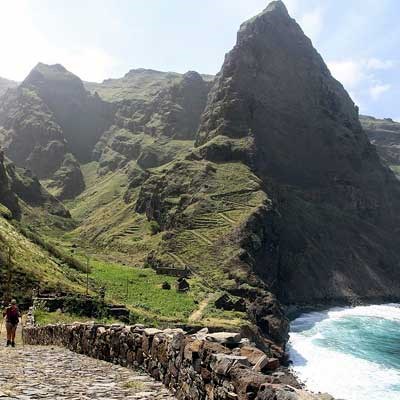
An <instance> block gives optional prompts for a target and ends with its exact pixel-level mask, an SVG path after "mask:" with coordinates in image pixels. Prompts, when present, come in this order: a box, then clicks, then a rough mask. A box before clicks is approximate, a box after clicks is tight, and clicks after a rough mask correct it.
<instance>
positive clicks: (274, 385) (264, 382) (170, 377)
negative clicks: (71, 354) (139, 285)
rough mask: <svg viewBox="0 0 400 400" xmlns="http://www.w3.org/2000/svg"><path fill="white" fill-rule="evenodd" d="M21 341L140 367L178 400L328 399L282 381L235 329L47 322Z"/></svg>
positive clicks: (269, 362)
mask: <svg viewBox="0 0 400 400" xmlns="http://www.w3.org/2000/svg"><path fill="white" fill-rule="evenodd" d="M24 342H25V343H26V344H30V345H57V346H64V347H67V348H68V349H70V350H72V351H75V352H77V353H81V354H86V355H88V356H90V357H94V358H97V359H100V360H105V361H109V362H112V363H115V364H120V365H122V366H125V367H140V368H142V369H144V370H146V371H147V372H148V373H149V374H150V375H151V376H153V377H154V378H155V379H157V380H159V381H162V382H163V383H164V384H165V386H166V387H168V388H170V389H171V390H172V391H173V392H174V393H175V395H176V397H177V398H178V399H180V400H189V399H190V400H201V399H208V400H227V399H238V400H297V399H308V400H312V399H326V400H328V399H331V397H330V396H329V397H320V396H314V395H309V394H306V393H304V392H303V391H301V390H297V389H295V388H293V387H289V386H288V385H285V384H283V383H282V382H281V380H280V378H279V376H280V375H279V374H280V373H274V372H273V371H274V370H275V369H276V368H277V367H278V366H279V362H278V360H277V359H274V358H269V357H268V356H267V355H266V354H265V353H263V352H262V351H261V350H259V349H256V348H255V347H252V346H251V345H249V343H248V341H247V340H246V339H245V340H241V338H240V335H238V334H235V333H223V332H220V333H214V334H208V333H207V332H206V331H200V332H199V333H198V334H196V335H192V336H189V335H186V334H185V333H184V332H183V331H182V330H180V329H167V330H163V331H161V330H158V329H153V328H147V329H146V328H144V327H142V326H131V327H130V326H110V327H109V326H103V325H84V324H74V325H48V326H44V327H29V328H26V329H25V330H24ZM260 371H265V372H266V373H262V372H260ZM282 375H283V374H282ZM304 396H307V397H304Z"/></svg>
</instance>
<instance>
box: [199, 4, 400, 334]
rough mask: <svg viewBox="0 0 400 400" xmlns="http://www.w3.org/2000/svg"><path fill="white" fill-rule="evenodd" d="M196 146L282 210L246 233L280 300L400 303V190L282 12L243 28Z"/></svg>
mask: <svg viewBox="0 0 400 400" xmlns="http://www.w3.org/2000/svg"><path fill="white" fill-rule="evenodd" d="M227 143H229V145H227ZM233 143H235V145H233ZM197 146H198V150H197V151H198V152H199V153H200V155H203V157H206V158H209V157H210V156H211V157H213V158H214V159H215V160H218V159H219V160H222V159H223V160H228V159H229V158H230V157H232V159H238V157H237V156H236V154H241V156H240V160H241V161H243V162H245V163H246V164H247V165H248V166H250V167H251V168H252V170H253V171H255V172H256V174H257V175H258V176H259V177H260V178H261V179H262V181H263V185H264V188H265V190H266V192H267V194H268V196H269V198H270V199H271V207H270V208H267V209H265V210H266V211H260V212H259V213H258V215H255V216H254V218H253V219H251V220H249V221H248V222H247V224H246V226H245V232H244V243H243V245H244V247H245V249H246V250H247V251H246V252H244V253H243V257H242V260H243V261H245V262H247V263H249V264H250V265H251V266H252V269H253V270H254V271H255V272H256V273H257V274H258V276H260V277H261V278H262V279H263V280H264V282H266V283H267V284H268V285H269V286H270V287H271V289H272V290H273V291H275V292H276V293H277V294H278V296H279V299H280V300H282V301H284V302H286V303H291V302H297V303H302V302H303V303H315V302H332V301H340V300H341V301H349V300H350V299H351V298H354V297H356V298H357V297H359V298H364V299H376V298H387V297H394V298H400V286H399V285H398V282H399V281H400V270H399V269H398V268H397V265H398V264H399V262H400V250H399V249H400V243H399V236H398V235H397V233H396V232H397V227H398V224H399V217H400V186H399V184H398V182H397V181H396V179H395V176H394V175H393V173H391V171H389V170H388V168H386V167H385V166H383V165H382V163H381V161H380V159H379V157H378V155H377V152H376V150H375V149H374V147H373V146H372V145H371V144H370V142H369V140H368V137H367V135H366V134H365V132H364V131H363V129H362V127H361V125H360V122H359V118H358V109H357V107H356V106H355V105H354V103H353V102H352V100H351V99H350V97H349V95H348V94H347V93H346V91H345V90H344V88H343V86H342V85H341V84H340V83H339V82H337V81H336V80H335V79H334V78H333V77H332V76H331V74H330V72H329V70H328V68H327V67H326V65H325V63H324V61H323V60H322V58H321V56H320V55H319V54H318V53H317V51H316V50H315V49H314V48H313V46H312V43H311V41H310V40H309V39H308V38H307V37H306V36H305V35H304V33H303V32H302V30H301V28H300V27H299V25H298V24H297V23H296V22H295V21H294V20H293V19H292V18H290V16H289V15H288V13H287V10H286V8H285V6H284V5H283V3H282V2H280V1H275V2H272V3H271V4H270V5H269V6H268V7H267V9H266V10H265V11H263V12H262V13H261V14H259V15H257V16H256V17H254V18H252V19H250V20H249V21H247V22H245V23H244V24H242V26H241V28H240V30H239V33H238V36H237V43H236V45H235V47H234V48H233V49H232V51H231V52H229V53H228V54H227V56H226V58H225V62H224V65H223V67H222V69H221V72H220V73H219V74H218V76H217V77H216V80H215V84H214V86H213V88H212V89H211V92H210V94H209V100H208V104H207V107H206V110H205V112H204V114H203V116H202V120H201V124H200V128H199V131H198V138H197ZM219 148H220V149H221V150H218V149H219ZM240 148H242V149H243V151H242V152H240V151H239V149H240ZM243 155H245V156H243ZM260 210H261V209H260ZM268 210H269V211H268ZM246 231H247V234H246ZM246 257H247V258H246ZM267 326H273V324H271V323H269V322H268V324H266V326H265V328H266V329H267Z"/></svg>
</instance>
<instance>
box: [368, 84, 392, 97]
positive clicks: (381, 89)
mask: <svg viewBox="0 0 400 400" xmlns="http://www.w3.org/2000/svg"><path fill="white" fill-rule="evenodd" d="M390 89H391V85H380V84H376V85H374V86H371V87H370V88H369V94H370V96H371V98H372V100H379V98H380V97H381V96H382V94H383V93H385V92H387V91H388V90H390Z"/></svg>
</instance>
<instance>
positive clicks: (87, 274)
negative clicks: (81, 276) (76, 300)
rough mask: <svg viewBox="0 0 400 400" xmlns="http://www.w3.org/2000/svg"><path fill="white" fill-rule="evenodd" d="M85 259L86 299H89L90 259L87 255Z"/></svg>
mask: <svg viewBox="0 0 400 400" xmlns="http://www.w3.org/2000/svg"><path fill="white" fill-rule="evenodd" d="M85 257H86V297H89V262H90V258H89V256H88V255H86V256H85Z"/></svg>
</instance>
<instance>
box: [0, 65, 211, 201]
mask: <svg viewBox="0 0 400 400" xmlns="http://www.w3.org/2000/svg"><path fill="white" fill-rule="evenodd" d="M205 78H206V80H205V79H203V77H202V76H201V75H199V74H198V73H196V72H188V73H186V74H183V75H182V74H176V73H164V72H158V71H152V70H144V69H141V70H132V71H130V72H129V73H128V74H127V75H126V76H125V77H124V78H122V79H116V80H108V81H105V82H104V83H103V84H93V83H86V85H87V88H88V89H89V90H92V91H93V93H92V94H91V93H90V92H89V91H88V90H86V88H85V87H84V85H83V83H82V81H81V80H80V79H79V78H78V77H77V76H75V75H74V74H72V73H70V72H69V71H67V70H66V69H65V68H64V67H63V66H61V65H59V64H56V65H45V64H41V63H40V64H38V65H37V66H36V67H35V68H34V69H33V70H32V71H31V73H30V74H29V75H28V77H27V78H26V79H25V80H24V81H23V82H22V84H21V85H20V86H19V87H18V88H16V89H13V90H9V91H8V92H7V95H5V96H4V97H3V98H2V100H1V101H0V144H2V145H3V147H4V149H5V151H6V154H7V156H8V157H10V158H11V159H12V160H13V161H14V162H16V163H17V165H19V166H22V167H25V168H28V169H30V170H31V171H32V172H33V173H34V174H35V175H37V176H38V177H39V178H40V179H42V180H43V181H44V183H45V185H46V187H47V188H48V189H49V190H51V191H52V193H54V194H55V195H57V197H59V198H60V199H66V198H73V197H75V196H76V195H78V194H79V193H80V192H81V191H82V190H83V188H84V182H83V178H82V173H81V170H80V165H79V164H82V163H86V162H88V161H91V160H93V159H95V160H98V161H99V165H100V168H99V172H100V174H105V173H108V172H110V171H115V170H116V169H122V168H124V167H125V166H126V165H127V164H128V163H129V162H136V161H138V165H139V167H140V168H150V167H154V166H158V165H162V164H164V163H166V162H169V161H171V160H172V159H173V158H174V157H175V156H176V155H177V154H179V153H180V152H181V151H183V150H185V149H187V148H188V147H190V146H192V144H193V143H192V141H193V140H194V137H195V135H196V130H197V127H198V124H199V120H200V115H201V113H202V112H203V110H204V107H205V104H206V99H207V94H208V91H209V88H210V78H209V77H205ZM98 93H100V95H101V96H102V98H100V96H99V95H98Z"/></svg>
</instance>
